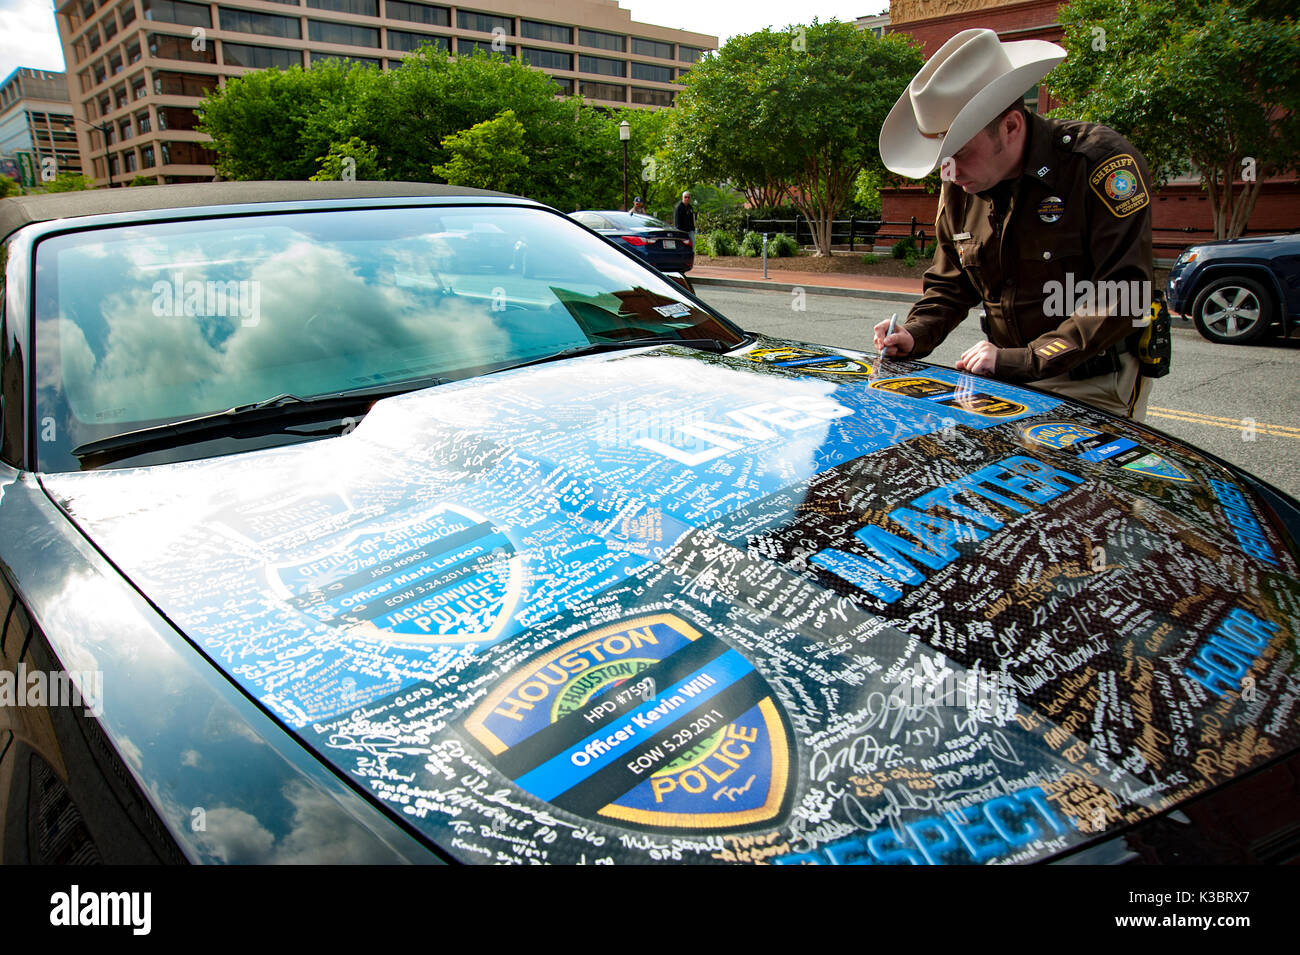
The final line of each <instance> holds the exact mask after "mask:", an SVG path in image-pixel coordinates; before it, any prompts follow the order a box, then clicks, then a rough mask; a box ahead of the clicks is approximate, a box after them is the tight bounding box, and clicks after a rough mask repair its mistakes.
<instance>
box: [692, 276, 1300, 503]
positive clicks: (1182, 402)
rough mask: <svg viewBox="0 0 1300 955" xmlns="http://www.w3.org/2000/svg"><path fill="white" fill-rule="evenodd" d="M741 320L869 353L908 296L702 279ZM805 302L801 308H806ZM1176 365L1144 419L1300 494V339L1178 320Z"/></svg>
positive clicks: (951, 355)
mask: <svg viewBox="0 0 1300 955" xmlns="http://www.w3.org/2000/svg"><path fill="white" fill-rule="evenodd" d="M697 291H698V294H699V295H700V297H701V298H703V299H704V300H705V301H706V302H708V303H709V304H710V305H712V306H713V307H714V308H716V309H718V311H720V312H722V314H723V315H726V316H727V317H728V318H730V319H731V320H732V321H734V322H736V323H737V324H738V325H740V326H741V327H743V328H745V329H747V330H749V331H753V332H761V333H763V334H766V335H772V336H776V337H779V338H791V339H796V340H799V341H807V342H816V343H819V344H823V345H836V346H839V347H842V348H853V349H858V350H860V351H865V352H871V351H873V350H874V349H873V348H872V343H871V335H872V333H871V329H872V327H873V326H874V325H875V323H876V322H878V321H881V320H882V319H887V318H889V316H890V314H891V313H892V312H895V311H896V312H898V317H899V321H902V320H903V318H904V317H905V316H906V315H907V309H908V306H907V305H906V304H905V303H902V302H886V301H879V300H875V299H869V298H861V297H848V296H838V295H805V296H803V297H802V299H801V298H800V296H798V295H796V294H795V293H793V292H786V291H775V290H774V291H767V290H752V291H751V290H748V289H738V288H727V287H721V286H706V285H700V286H698V287H697ZM801 305H802V309H800V306H801ZM982 337H983V336H982V335H981V334H980V328H979V320H978V319H977V318H976V316H975V314H974V313H972V314H971V315H970V316H969V317H968V318H967V320H966V321H965V322H963V323H962V324H961V325H959V326H957V328H956V330H955V331H954V332H953V333H952V334H951V335H950V336H949V337H948V340H947V341H945V342H944V343H943V344H942V345H941V346H940V347H939V348H938V349H937V350H936V351H935V352H934V353H933V354H932V355H931V356H930V357H929V358H928V359H927V360H928V361H931V362H933V363H935V364H939V365H947V366H950V367H951V366H952V364H953V363H954V362H956V360H957V358H958V356H959V355H961V353H962V352H964V351H965V350H966V349H967V348H969V347H970V346H971V345H973V344H975V343H976V342H978V341H980V340H981V338H982ZM1173 340H1174V355H1173V362H1172V365H1171V371H1170V373H1169V374H1168V375H1166V376H1165V377H1164V378H1160V379H1158V380H1156V382H1155V384H1154V390H1153V391H1152V393H1151V400H1150V406H1149V409H1148V414H1147V420H1146V424H1147V425H1149V426H1151V427H1153V428H1156V429H1159V430H1161V431H1165V432H1167V433H1168V434H1171V435H1173V436H1175V437H1177V438H1179V439H1181V440H1183V441H1186V442H1187V443H1188V444H1191V445H1195V446H1196V447H1199V448H1202V449H1204V450H1206V451H1209V452H1210V453H1211V454H1216V455H1218V456H1219V457H1221V458H1223V459H1224V460H1226V461H1230V462H1231V463H1233V464H1235V465H1237V466H1238V467H1241V468H1243V469H1245V470H1246V471H1249V472H1251V473H1252V474H1255V475H1258V476H1259V477H1262V478H1264V480H1266V481H1269V482H1270V483H1272V484H1273V485H1275V486H1276V487H1279V488H1281V489H1282V490H1284V491H1286V492H1288V493H1289V494H1291V495H1292V496H1294V497H1297V498H1300V383H1298V382H1297V378H1298V377H1300V339H1297V338H1295V337H1292V338H1291V339H1290V340H1288V341H1283V342H1275V343H1273V344H1271V345H1263V346H1260V345H1250V346H1234V345H1216V344H1213V343H1211V342H1208V341H1206V340H1205V339H1203V338H1202V337H1201V336H1200V335H1199V334H1197V332H1196V329H1195V328H1193V327H1192V325H1191V323H1190V322H1184V321H1182V320H1180V319H1178V318H1177V317H1175V318H1174V333H1173Z"/></svg>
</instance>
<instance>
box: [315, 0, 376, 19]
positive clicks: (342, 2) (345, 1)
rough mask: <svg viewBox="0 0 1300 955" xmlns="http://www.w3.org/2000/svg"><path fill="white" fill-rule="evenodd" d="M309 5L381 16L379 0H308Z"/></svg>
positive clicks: (319, 8)
mask: <svg viewBox="0 0 1300 955" xmlns="http://www.w3.org/2000/svg"><path fill="white" fill-rule="evenodd" d="M307 6H309V7H312V8H313V9H316V10H333V11H334V12H336V13H350V14H352V15H353V16H357V17H377V16H379V0H307Z"/></svg>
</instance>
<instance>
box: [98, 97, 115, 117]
mask: <svg viewBox="0 0 1300 955" xmlns="http://www.w3.org/2000/svg"><path fill="white" fill-rule="evenodd" d="M112 108H113V101H112V100H111V99H109V98H108V94H107V93H105V94H104V95H103V96H101V97H100V98H99V115H100V116H107V115H108V113H109V110H111V109H112Z"/></svg>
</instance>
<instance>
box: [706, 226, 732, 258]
mask: <svg viewBox="0 0 1300 955" xmlns="http://www.w3.org/2000/svg"><path fill="white" fill-rule="evenodd" d="M704 241H705V242H706V243H707V246H708V247H707V250H706V252H705V254H706V255H709V256H720V255H739V254H740V249H739V247H738V246H737V245H736V237H735V236H733V235H732V234H731V233H730V232H728V231H727V230H726V229H714V230H713V231H712V232H710V233H709V234H708V235H706V236H704Z"/></svg>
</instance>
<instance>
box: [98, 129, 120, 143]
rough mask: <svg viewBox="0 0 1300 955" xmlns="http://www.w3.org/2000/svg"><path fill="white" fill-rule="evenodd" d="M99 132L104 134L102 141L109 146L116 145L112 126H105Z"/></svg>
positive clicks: (115, 134)
mask: <svg viewBox="0 0 1300 955" xmlns="http://www.w3.org/2000/svg"><path fill="white" fill-rule="evenodd" d="M101 132H102V133H103V135H104V142H105V143H106V144H107V145H109V146H116V145H117V132H116V130H114V129H113V127H112V126H105V127H104V128H103V129H102V130H101Z"/></svg>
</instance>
